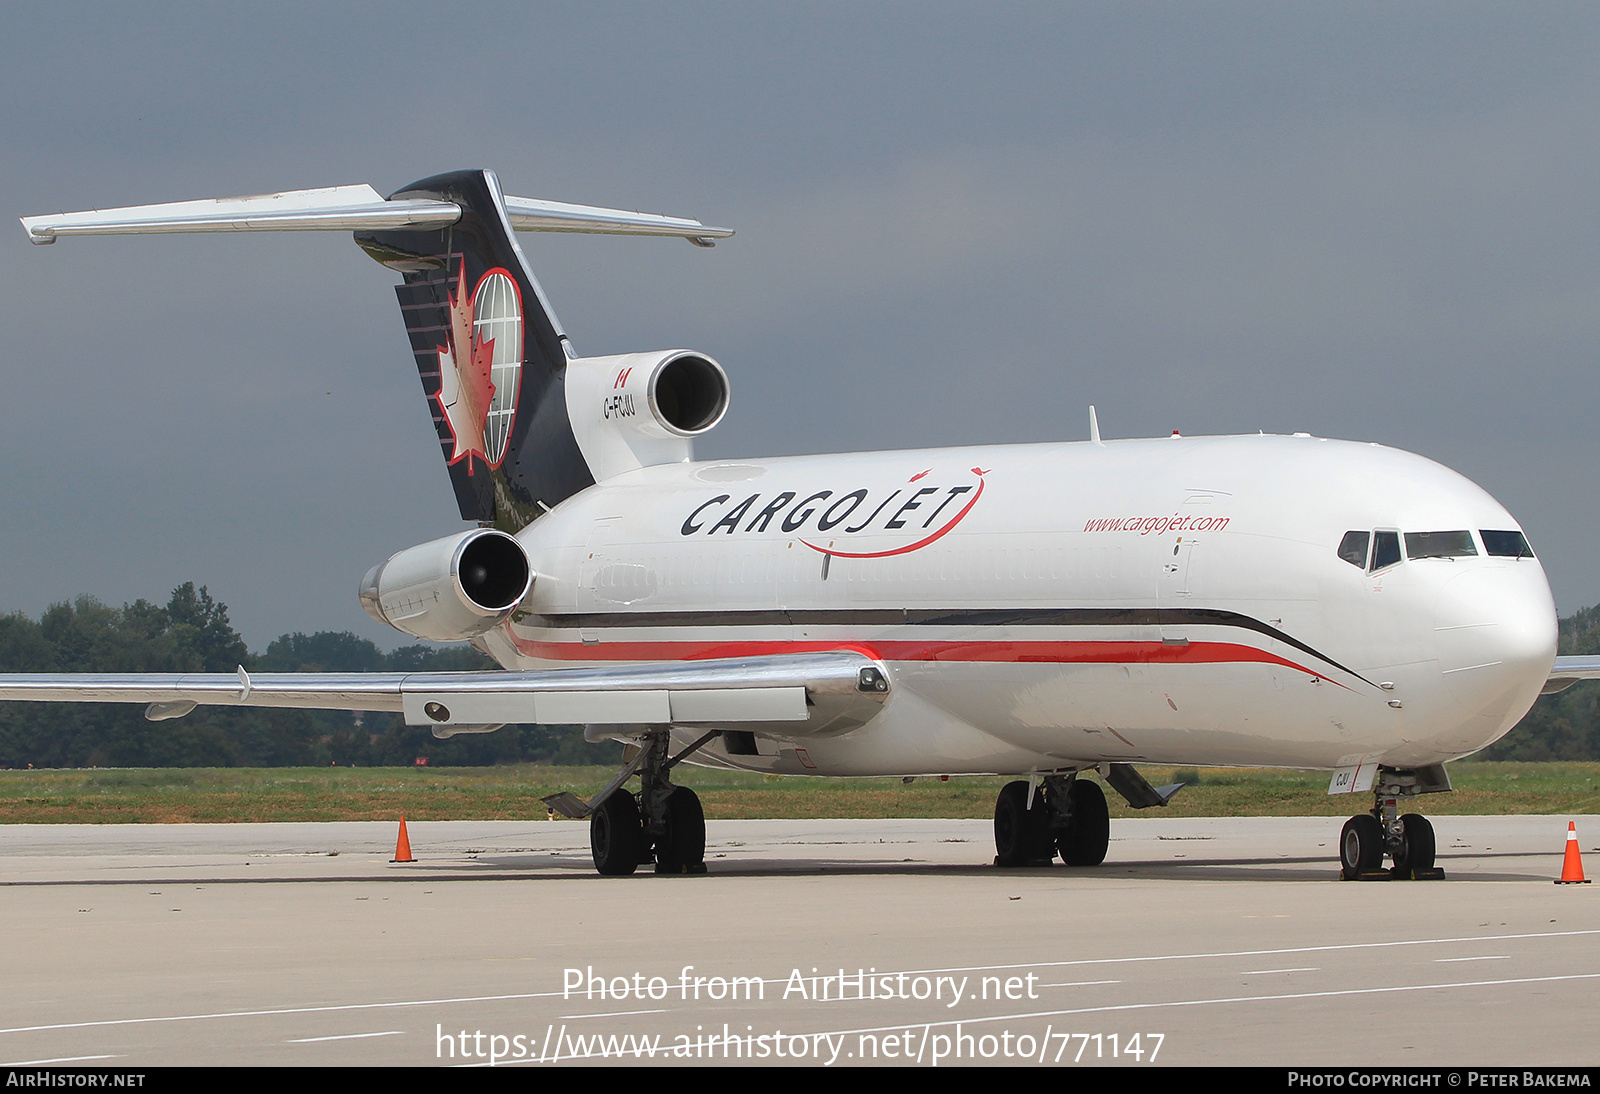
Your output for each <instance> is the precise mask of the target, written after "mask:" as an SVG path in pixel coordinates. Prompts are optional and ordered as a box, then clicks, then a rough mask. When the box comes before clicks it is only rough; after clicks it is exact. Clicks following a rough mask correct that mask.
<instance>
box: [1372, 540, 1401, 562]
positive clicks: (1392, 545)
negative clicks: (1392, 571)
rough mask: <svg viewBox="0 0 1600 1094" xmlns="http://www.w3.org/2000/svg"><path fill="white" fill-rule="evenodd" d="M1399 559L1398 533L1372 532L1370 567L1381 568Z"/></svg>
mask: <svg viewBox="0 0 1600 1094" xmlns="http://www.w3.org/2000/svg"><path fill="white" fill-rule="evenodd" d="M1399 561H1400V533H1399V532H1374V533H1373V534H1372V569H1373V570H1381V569H1383V568H1384V567H1386V566H1393V565H1394V564H1395V563H1397V562H1399Z"/></svg>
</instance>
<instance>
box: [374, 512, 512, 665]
mask: <svg viewBox="0 0 1600 1094" xmlns="http://www.w3.org/2000/svg"><path fill="white" fill-rule="evenodd" d="M533 579H534V573H533V567H532V566H530V565H529V563H528V556H527V554H526V553H524V551H523V550H522V545H521V544H520V543H518V542H517V541H516V540H515V539H513V538H512V537H511V536H508V535H506V534H505V533H504V532H497V531H494V530H493V529H488V528H474V529H472V530H471V531H467V532H458V533H457V534H455V535H453V536H446V537H444V538H443V539H436V540H433V541H432V542H430V543H423V544H420V545H418V546H416V547H409V548H407V549H406V550H404V551H401V552H400V553H399V554H397V555H393V556H391V557H390V558H389V560H388V561H387V562H382V563H379V564H378V565H377V566H374V567H373V568H372V569H370V570H368V571H367V576H366V577H364V578H362V579H361V606H362V608H364V609H365V610H366V613H367V614H368V615H370V616H372V618H374V619H376V620H377V621H378V622H380V623H387V624H388V625H389V626H391V627H393V628H394V629H395V630H398V631H402V632H404V633H405V634H409V635H413V636H414V637H417V638H426V639H429V640H430V641H434V642H460V641H462V640H464V639H467V638H475V637H476V636H478V635H480V634H483V633H484V632H485V631H488V630H491V629H493V628H494V627H495V626H497V625H498V624H499V623H500V622H502V621H503V620H504V619H505V618H506V617H507V616H508V615H510V614H511V612H512V610H513V609H514V608H516V606H517V605H518V604H520V603H521V602H522V598H523V597H525V596H527V595H528V590H529V589H530V588H532V587H533Z"/></svg>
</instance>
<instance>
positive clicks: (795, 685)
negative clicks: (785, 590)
mask: <svg viewBox="0 0 1600 1094" xmlns="http://www.w3.org/2000/svg"><path fill="white" fill-rule="evenodd" d="M888 694H889V678H888V675H887V674H886V673H885V672H884V670H883V667H882V666H881V665H879V664H878V663H877V662H876V661H874V660H872V659H871V658H869V657H867V656H865V655H863V654H859V653H853V652H850V651H846V650H839V651H830V652H823V653H806V654H792V655H779V656H771V657H741V658H720V659H714V660H705V661H668V662H647V663H630V664H623V665H604V666H599V667H585V668H572V669H550V670H538V671H517V672H498V671H496V672H368V673H339V672H331V673H322V672H263V673H255V674H251V673H247V672H246V671H245V670H244V669H243V668H240V669H239V670H238V671H237V672H235V673H220V672H219V673H11V674H0V700H11V701H15V700H28V701H36V702H72V703H146V704H148V706H147V707H146V709H145V717H147V718H149V719H151V720H152V721H163V720H165V719H168V718H181V717H182V716H183V715H185V714H188V713H189V712H190V711H192V710H194V708H195V707H196V706H235V707H236V706H250V707H300V708H306V709H313V710H352V711H353V710H372V711H391V712H394V713H401V714H404V715H405V719H406V723H407V724H408V725H425V726H431V727H433V728H434V730H435V735H436V736H441V737H447V736H450V735H451V734H452V733H461V732H470V731H474V730H478V731H481V730H483V729H484V728H486V727H490V726H500V725H505V724H508V723H533V724H542V725H570V724H589V725H632V724H642V725H720V724H724V723H726V724H737V725H739V726H740V727H741V728H751V726H752V725H754V724H759V723H773V725H774V728H775V729H777V730H778V731H779V732H781V733H782V735H784V736H797V737H798V736H814V735H819V734H826V733H837V732H843V731H845V730H846V729H851V728H854V727H855V726H858V725H861V724H862V723H864V722H866V721H867V720H868V719H870V718H871V717H872V716H873V715H874V714H876V713H877V711H878V709H879V708H880V707H881V705H882V703H883V701H884V700H885V699H886V698H887V697H888Z"/></svg>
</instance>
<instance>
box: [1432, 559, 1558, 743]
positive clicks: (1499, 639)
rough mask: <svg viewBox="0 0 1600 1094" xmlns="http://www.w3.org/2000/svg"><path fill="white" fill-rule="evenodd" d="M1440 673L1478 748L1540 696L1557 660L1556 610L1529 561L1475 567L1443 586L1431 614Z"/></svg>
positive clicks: (1539, 573)
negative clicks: (1478, 739) (1472, 726)
mask: <svg viewBox="0 0 1600 1094" xmlns="http://www.w3.org/2000/svg"><path fill="white" fill-rule="evenodd" d="M1434 640H1435V644H1436V648H1437V650H1438V655H1439V669H1440V671H1441V673H1442V674H1443V676H1444V680H1445V683H1446V685H1447V687H1448V689H1449V691H1450V694H1451V695H1452V697H1453V698H1454V699H1455V701H1456V702H1457V703H1459V704H1460V705H1461V707H1462V713H1463V714H1464V715H1465V716H1466V718H1467V720H1468V721H1469V722H1471V723H1473V724H1475V725H1476V726H1477V731H1476V733H1475V734H1473V735H1477V734H1482V739H1481V743H1479V744H1476V745H1473V746H1472V747H1482V745H1483V744H1487V743H1489V742H1490V741H1492V740H1494V739H1496V738H1497V737H1498V736H1499V735H1500V733H1502V732H1503V731H1504V730H1505V729H1509V728H1510V726H1511V725H1512V724H1514V723H1515V721H1516V720H1517V719H1518V718H1521V717H1522V715H1523V714H1524V713H1525V712H1526V711H1527V709H1528V707H1529V706H1531V705H1532V704H1533V700H1534V699H1535V698H1537V697H1538V694H1539V690H1540V688H1542V687H1543V686H1544V682H1545V680H1546V678H1547V677H1548V676H1549V673H1550V666H1551V665H1552V664H1553V663H1554V661H1555V656H1556V609H1555V601H1554V600H1553V599H1552V598H1551V596H1550V583H1549V582H1548V581H1547V580H1546V579H1545V576H1544V570H1543V569H1542V568H1541V567H1540V566H1539V565H1538V563H1537V562H1535V561H1534V560H1532V559H1516V560H1507V561H1504V562H1501V561H1499V560H1495V561H1492V562H1491V561H1488V560H1485V561H1484V562H1480V563H1478V564H1476V565H1474V566H1472V568H1470V569H1464V570H1463V572H1462V573H1459V574H1457V575H1455V576H1454V577H1452V578H1451V579H1450V580H1449V581H1447V582H1446V583H1445V585H1444V587H1443V588H1442V589H1441V590H1440V592H1439V598H1438V601H1437V604H1436V609H1435V613H1434Z"/></svg>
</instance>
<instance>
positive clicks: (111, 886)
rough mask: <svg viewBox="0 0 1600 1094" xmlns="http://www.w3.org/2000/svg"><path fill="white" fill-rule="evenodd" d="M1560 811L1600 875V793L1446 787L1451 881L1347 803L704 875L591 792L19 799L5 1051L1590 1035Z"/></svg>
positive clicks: (407, 1051) (401, 1052)
mask: <svg viewBox="0 0 1600 1094" xmlns="http://www.w3.org/2000/svg"><path fill="white" fill-rule="evenodd" d="M1569 819H1576V820H1577V822H1578V832H1579V835H1580V838H1581V840H1582V841H1583V842H1582V843H1581V846H1582V849H1583V851H1584V852H1585V853H1587V854H1589V855H1590V861H1589V863H1588V867H1589V869H1591V870H1600V855H1596V854H1595V852H1600V817H1577V818H1567V817H1436V818H1434V820H1435V825H1436V829H1437V833H1438V841H1439V862H1440V865H1442V866H1443V867H1444V868H1445V871H1446V873H1447V875H1448V880H1445V881H1438V882H1374V883H1365V882H1363V883H1344V882H1340V881H1339V880H1338V864H1337V858H1336V856H1337V840H1338V836H1339V829H1340V824H1341V822H1340V821H1339V820H1338V819H1336V818H1288V819H1229V820H1185V819H1165V818H1161V817H1155V818H1150V819H1138V820H1118V821H1113V822H1112V842H1111V850H1110V854H1109V855H1108V857H1107V861H1106V863H1105V864H1104V865H1103V866H1101V867H1098V868H1093V869H1068V868H1066V867H1062V866H1059V865H1057V866H1055V867H1053V868H1048V869H1032V870H998V869H996V868H994V867H993V866H992V865H990V864H989V863H990V861H991V859H992V857H993V853H994V852H993V843H992V837H991V826H990V825H989V824H988V822H984V821H950V820H945V821H939V820H917V821H904V820H901V821H837V820H836V821H720V822H719V821H713V822H711V824H710V826H709V837H710V846H709V848H708V854H707V861H708V863H709V866H710V870H711V872H710V873H709V874H708V875H707V876H703V877H655V876H651V875H647V874H644V873H641V874H639V875H636V876H634V877H630V878H602V877H598V876H596V875H595V874H594V873H593V869H592V865H591V863H590V861H589V854H588V829H587V825H585V824H581V823H573V822H560V821H556V822H545V821H532V822H526V823H522V822H516V823H512V822H449V823H425V822H418V823H415V824H412V825H411V826H410V836H411V845H412V848H413V850H414V852H415V854H416V857H417V859H418V861H417V862H416V863H414V864H410V865H396V864H391V863H390V862H389V861H388V860H389V859H390V858H391V857H392V855H393V851H394V842H395V826H394V825H392V824H378V823H338V824H236V825H9V826H0V906H3V908H4V923H5V926H6V942H7V945H6V947H5V949H6V954H5V957H4V960H3V962H0V1062H4V1063H8V1064H19V1063H45V1062H56V1063H62V1064H71V1065H84V1066H107V1067H115V1068H119V1069H122V1068H126V1069H137V1068H139V1067H142V1066H154V1065H173V1064H222V1065H226V1064H268V1065H271V1064H310V1065H345V1064H365V1065H372V1064H389V1065H395V1064H401V1065H417V1064H458V1065H459V1064H462V1063H467V1064H478V1063H483V1064H486V1063H489V1062H490V1058H491V1056H494V1057H496V1058H497V1059H496V1061H495V1062H497V1063H501V1064H510V1065H514V1066H515V1065H521V1066H529V1065H532V1066H550V1065H552V1064H555V1063H563V1064H564V1063H572V1062H580V1063H606V1062H609V1063H616V1062H618V1061H619V1060H621V1061H622V1062H626V1063H629V1064H634V1063H639V1064H647V1063H650V1062H655V1063H658V1064H661V1063H667V1064H671V1063H694V1064H708V1063H723V1062H728V1063H751V1062H754V1063H756V1064H785V1065H793V1064H804V1065H808V1066H827V1065H831V1066H846V1065H860V1064H863V1063H866V1064H877V1065H880V1066H908V1065H909V1066H924V1067H927V1066H935V1065H938V1066H951V1065H954V1064H967V1065H971V1064H982V1065H993V1064H998V1063H1006V1064H1011V1065H1014V1066H1041V1065H1042V1066H1078V1067H1082V1066H1091V1065H1098V1066H1122V1067H1148V1066H1151V1065H1152V1064H1154V1065H1155V1066H1161V1065H1163V1064H1180V1065H1206V1064H1269V1065H1290V1066H1292V1065H1306V1066H1311V1065H1329V1066H1361V1065H1413V1066H1417V1065H1441V1066H1469V1065H1480V1066H1486V1065H1502V1066H1504V1065H1515V1066H1558V1065H1560V1066H1571V1065H1593V1064H1595V1063H1597V1062H1600V1047H1597V1046H1600V1040H1597V1038H1596V1037H1595V1031H1594V1016H1593V1014H1594V1000H1595V998H1596V997H1597V995H1596V993H1597V991H1600V893H1597V892H1596V889H1597V888H1600V886H1596V885H1581V886H1579V885H1574V886H1557V885H1553V884H1552V883H1551V882H1552V880H1553V879H1554V878H1555V877H1557V876H1559V873H1560V868H1561V859H1562V852H1563V850H1564V847H1565V836H1566V830H1567V821H1568V820H1569ZM841 974H842V975H841ZM652 1052H653V1053H654V1054H653V1055H651V1053H652Z"/></svg>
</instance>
